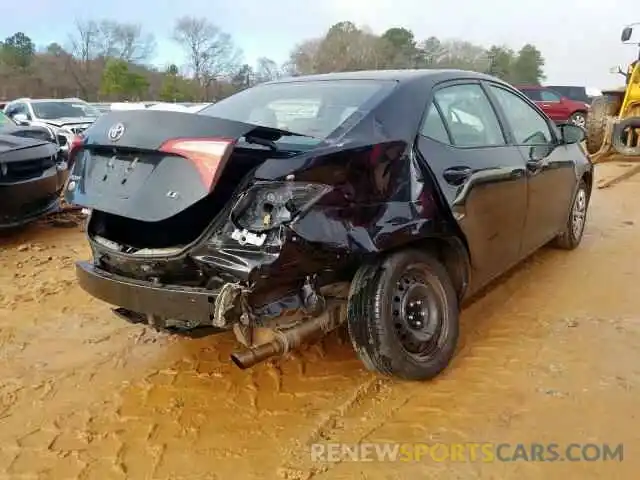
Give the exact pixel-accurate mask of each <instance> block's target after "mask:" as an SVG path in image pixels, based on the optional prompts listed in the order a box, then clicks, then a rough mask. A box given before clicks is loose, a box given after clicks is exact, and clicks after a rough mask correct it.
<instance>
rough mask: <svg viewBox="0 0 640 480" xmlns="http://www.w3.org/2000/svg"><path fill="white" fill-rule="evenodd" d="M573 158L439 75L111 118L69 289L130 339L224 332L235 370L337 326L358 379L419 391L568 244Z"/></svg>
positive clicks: (78, 180)
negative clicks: (519, 284) (466, 335)
mask: <svg viewBox="0 0 640 480" xmlns="http://www.w3.org/2000/svg"><path fill="white" fill-rule="evenodd" d="M583 138H584V130H583V129H581V128H579V127H577V126H575V125H571V124H569V125H563V126H560V127H558V126H556V125H554V124H553V122H552V121H551V120H550V119H549V118H548V117H547V116H545V115H544V113H543V112H542V111H541V110H540V108H539V107H537V106H536V105H535V104H534V103H533V102H531V101H530V100H528V99H527V97H526V96H525V95H523V94H522V93H520V92H518V91H517V90H516V89H514V88H513V87H511V86H510V85H508V84H506V83H504V82H502V81H500V80H498V79H497V78H493V77H490V76H487V75H483V74H479V73H474V72H462V71H451V70H400V71H391V70H390V71H364V72H348V73H334V74H325V75H315V76H307V77H296V78H290V79H282V80H278V81H275V82H269V83H264V84H261V85H258V86H255V87H253V88H249V89H247V90H244V91H242V92H240V93H236V94H235V95H232V96H230V97H228V98H225V99H224V100H221V101H219V102H217V103H215V104H213V105H210V106H208V107H206V108H205V109H204V110H202V111H201V112H200V113H198V114H197V115H185V114H184V113H181V112H170V111H153V110H151V109H145V110H133V111H122V112H111V113H109V114H107V115H104V116H102V117H101V118H99V119H98V120H97V121H96V123H94V125H93V126H92V127H91V129H90V130H89V131H88V132H87V135H86V136H85V138H84V141H83V144H82V146H81V148H80V149H79V150H78V151H77V155H76V157H75V158H76V163H75V166H74V169H73V172H72V176H71V181H70V182H69V187H68V189H67V200H68V201H69V202H70V203H72V204H76V205H79V206H83V207H86V208H90V209H92V210H91V212H92V213H91V216H90V218H89V221H88V224H87V237H88V241H89V243H90V246H91V251H92V257H93V258H92V259H91V260H89V261H81V262H78V263H77V264H76V275H77V278H78V281H79V284H80V286H81V287H82V288H83V289H84V290H85V291H87V292H88V293H90V294H91V295H93V296H94V297H97V298H98V299H101V300H103V301H105V302H107V303H110V304H112V305H114V306H116V307H119V308H116V309H115V312H116V313H117V314H118V315H119V316H120V317H121V318H124V319H126V320H128V321H130V322H133V323H147V324H150V325H152V326H153V327H155V328H158V329H171V330H173V331H176V332H182V333H188V332H190V331H191V332H194V331H195V332H197V330H198V329H199V328H202V327H204V328H205V331H206V329H210V331H214V330H215V329H218V331H219V330H220V329H222V330H232V331H233V332H234V333H235V335H236V338H237V339H238V341H239V343H240V344H241V345H243V347H244V348H243V350H241V351H239V352H236V353H234V354H233V355H232V357H231V359H232V361H233V362H234V363H235V364H236V365H238V366H239V367H241V368H249V367H250V366H252V365H254V364H256V363H257V362H259V361H263V360H265V359H267V358H269V357H271V356H276V355H282V354H284V353H286V352H287V351H289V350H290V349H291V348H296V347H298V346H300V345H301V344H302V343H307V342H310V341H313V340H317V339H318V338H319V337H321V336H322V335H324V334H326V333H327V332H328V331H330V330H332V329H335V328H337V327H338V326H340V325H341V324H343V323H346V324H347V326H348V330H349V334H350V337H351V341H352V344H353V346H354V349H355V351H356V352H357V355H358V356H359V357H360V358H361V359H362V361H363V363H364V364H365V365H366V366H367V367H368V368H370V369H372V370H377V371H379V372H382V373H384V374H387V375H396V376H398V377H402V378H407V379H413V380H417V379H427V378H431V377H434V376H436V375H438V374H439V373H440V372H441V371H442V370H443V369H444V368H446V366H447V365H448V364H449V362H450V360H451V358H452V357H453V355H454V352H455V350H456V344H457V341H458V329H459V324H458V318H459V310H460V305H461V302H462V301H463V300H464V299H465V298H468V297H470V296H472V295H473V294H474V293H476V292H478V291H479V290H480V289H482V288H483V287H484V286H486V285H487V284H488V283H489V282H490V281H491V280H493V279H495V278H496V277H497V276H499V275H501V274H502V273H504V272H505V271H507V270H508V269H510V268H511V267H512V266H513V265H515V264H516V263H518V262H519V261H521V260H522V259H523V258H525V257H527V256H528V255H530V254H531V253H533V252H534V251H536V250H537V249H538V248H540V247H542V246H543V245H545V244H547V243H549V242H553V243H554V244H555V245H556V246H558V247H560V248H564V249H568V250H570V249H574V248H576V247H577V246H578V245H579V244H580V241H581V239H582V234H583V230H584V226H585V220H586V213H587V208H588V203H589V198H590V193H591V188H592V178H593V176H592V165H591V163H590V161H589V159H588V157H587V156H586V154H585V153H584V152H583V150H582V149H581V146H580V142H581V141H582V140H583ZM513 341H514V342H517V341H519V340H518V339H513Z"/></svg>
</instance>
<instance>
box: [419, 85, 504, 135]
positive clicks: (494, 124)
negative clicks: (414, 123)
mask: <svg viewBox="0 0 640 480" xmlns="http://www.w3.org/2000/svg"><path fill="white" fill-rule="evenodd" d="M434 102H435V103H436V104H437V105H438V108H439V110H440V111H441V112H442V115H443V117H444V118H443V121H444V122H445V124H446V126H447V129H448V130H449V133H450V135H451V142H452V143H453V145H455V146H457V147H488V146H497V145H505V143H506V142H505V139H504V135H503V133H502V129H501V128H500V122H499V121H498V117H497V116H496V114H495V112H494V110H493V107H492V106H491V103H490V102H489V99H488V98H487V96H486V95H485V93H484V90H482V87H480V85H477V84H465V85H453V86H451V87H445V88H442V89H439V90H437V91H436V93H435V95H434ZM432 110H435V109H433V108H432ZM434 115H435V114H434ZM427 120H429V118H428V116H427ZM425 124H426V122H425ZM425 127H426V125H425Z"/></svg>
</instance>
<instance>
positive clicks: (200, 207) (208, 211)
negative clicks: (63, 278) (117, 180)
mask: <svg viewBox="0 0 640 480" xmlns="http://www.w3.org/2000/svg"><path fill="white" fill-rule="evenodd" d="M256 153H257V152H255V151H251V152H248V151H244V152H243V151H241V150H240V149H238V150H236V151H234V153H233V158H232V159H230V161H229V163H228V165H227V167H226V168H225V169H224V171H223V173H222V175H221V177H220V180H219V181H218V183H217V185H216V186H215V188H214V189H213V191H212V192H211V193H210V194H209V195H208V196H207V197H205V198H203V199H202V200H200V201H198V202H196V203H194V204H193V205H191V206H189V207H188V208H186V209H184V210H182V211H181V212H179V213H178V214H176V215H174V216H172V217H169V218H167V219H166V220H162V221H159V222H143V221H139V220H133V219H130V218H126V217H122V216H118V215H113V214H109V213H106V212H102V211H96V210H94V211H93V213H92V215H91V221H90V222H89V225H88V233H89V235H90V236H91V237H94V236H96V235H98V236H100V237H103V238H105V239H107V240H110V241H112V242H116V243H118V244H120V246H122V247H125V251H128V250H131V251H132V252H133V251H135V250H137V249H152V248H153V249H160V248H171V247H181V246H185V245H188V244H190V243H192V242H194V241H195V240H197V239H198V237H199V236H200V235H202V234H203V232H204V231H205V230H206V229H207V227H208V226H209V225H210V224H211V222H212V221H213V220H214V219H215V218H216V217H217V216H218V214H219V213H220V212H221V211H222V210H223V209H224V208H225V207H227V206H228V204H229V202H230V200H231V199H232V198H233V197H234V195H235V194H236V192H237V191H239V190H241V189H242V188H245V187H246V184H247V183H248V179H249V178H250V175H248V174H249V173H250V172H251V171H253V170H254V169H255V168H257V166H258V165H259V164H260V163H261V160H260V158H259V157H258V158H256ZM260 153H262V152H260Z"/></svg>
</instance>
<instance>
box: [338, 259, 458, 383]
mask: <svg viewBox="0 0 640 480" xmlns="http://www.w3.org/2000/svg"><path fill="white" fill-rule="evenodd" d="M458 317H459V310H458V299H457V296H456V293H455V290H454V287H453V285H452V283H451V280H450V278H449V275H448V274H447V270H446V269H445V267H444V266H443V265H442V264H441V263H440V262H439V261H438V260H436V259H435V258H434V257H433V256H431V255H429V254H426V253H424V252H421V251H416V250H406V251H401V252H398V253H395V254H392V255H390V256H388V257H386V258H385V259H383V260H382V261H380V262H378V263H375V264H373V265H367V266H363V267H361V268H360V270H359V271H358V272H357V274H356V276H355V277H354V279H353V282H352V284H351V291H350V294H349V314H348V328H349V336H350V337H351V342H352V344H353V346H354V348H355V350H356V352H357V354H358V356H359V357H360V359H361V360H362V361H363V363H364V364H365V365H366V366H367V368H368V369H369V370H374V371H378V372H380V373H383V374H385V375H392V376H397V377H399V378H403V379H407V380H426V379H430V378H433V377H435V376H436V375H438V374H439V373H440V372H442V371H443V370H444V369H445V368H446V367H447V365H448V364H449V362H450V361H451V358H452V357H453V354H454V352H455V349H456V345H457V341H458V331H459V326H458Z"/></svg>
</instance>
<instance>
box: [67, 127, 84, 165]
mask: <svg viewBox="0 0 640 480" xmlns="http://www.w3.org/2000/svg"><path fill="white" fill-rule="evenodd" d="M83 146H84V136H82V135H75V136H74V137H73V140H71V143H70V144H69V153H68V160H69V161H68V163H69V168H71V167H72V166H73V164H74V162H75V159H74V158H73V157H74V156H75V154H76V153H78V150H80V149H81V148H82V147H83Z"/></svg>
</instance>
